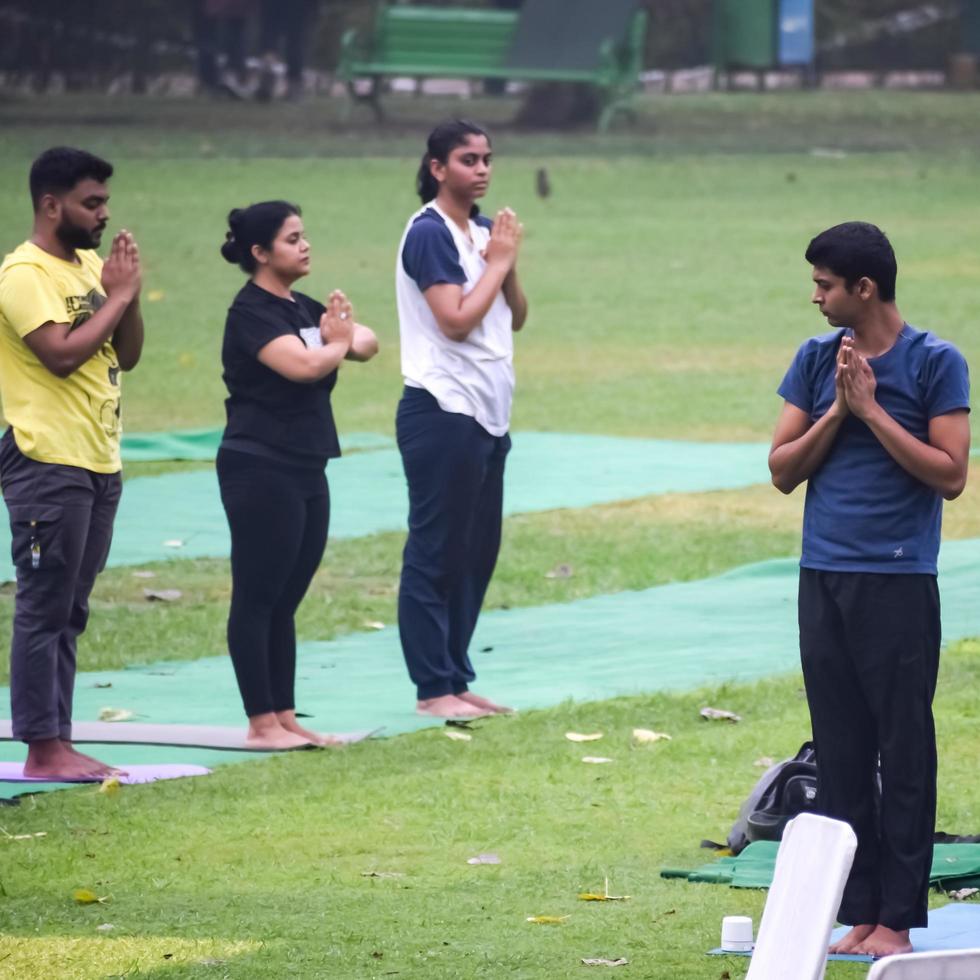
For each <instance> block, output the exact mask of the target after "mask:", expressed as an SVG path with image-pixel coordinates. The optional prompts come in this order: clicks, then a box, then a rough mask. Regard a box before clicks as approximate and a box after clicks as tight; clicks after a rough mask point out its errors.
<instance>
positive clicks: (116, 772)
mask: <svg viewBox="0 0 980 980" xmlns="http://www.w3.org/2000/svg"><path fill="white" fill-rule="evenodd" d="M61 744H62V745H63V746H64V747H65V748H66V749H68V751H69V752H71V754H72V755H76V756H78V758H79V759H84V760H85V761H86V762H91V763H92V765H94V766H105V763H103V762H99V760H98V759H96V758H93V757H92V756H90V755H86V754H85V753H84V752H79V751H78V749H76V748H75V746H74V745H73V744H72V743H71V742H69V741H67V740H66V739H61ZM108 769H109V775H111V776H128V775H129V773H128V772H126V770H125V769H119V768H118V767H116V766H109V767H108Z"/></svg>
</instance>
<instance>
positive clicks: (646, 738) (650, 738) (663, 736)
mask: <svg viewBox="0 0 980 980" xmlns="http://www.w3.org/2000/svg"><path fill="white" fill-rule="evenodd" d="M633 741H634V742H636V744H637V745H649V744H651V743H652V742H660V741H668V742H669V741H671V737H670V736H669V735H668V734H667V733H666V732H655V731H653V730H652V729H649V728H634V729H633Z"/></svg>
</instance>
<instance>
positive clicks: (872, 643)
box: [799, 568, 940, 930]
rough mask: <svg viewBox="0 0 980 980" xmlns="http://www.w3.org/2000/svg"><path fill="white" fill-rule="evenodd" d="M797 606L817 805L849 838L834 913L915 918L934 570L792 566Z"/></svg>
mask: <svg viewBox="0 0 980 980" xmlns="http://www.w3.org/2000/svg"><path fill="white" fill-rule="evenodd" d="M799 612H800V653H801V659H802V663H803V679H804V681H805V683H806V696H807V701H808V703H809V706H810V720H811V723H812V726H813V742H814V745H815V747H816V750H817V810H818V812H820V813H823V814H825V815H826V816H828V817H834V818H836V819H838V820H846V821H847V822H848V823H849V824H850V825H851V826H852V827H853V828H854V832H855V834H857V840H858V847H857V853H856V854H855V856H854V864H853V865H852V866H851V874H850V876H849V878H848V880H847V885H846V887H845V888H844V896H843V899H842V901H841V906H840V911H839V912H838V916H837V918H838V919H839V920H840V921H841V922H843V923H845V924H847V925H858V924H874V923H881V924H882V925H885V926H888V927H889V928H890V929H896V930H901V929H912V928H915V927H918V926H924V925H926V921H927V912H928V904H929V903H928V890H929V871H930V868H931V866H932V838H933V832H934V830H935V822H936V730H935V726H934V723H933V717H932V698H933V694H934V693H935V691H936V677H937V674H938V672H939V644H940V610H939V589H938V586H937V584H936V576H935V575H883V574H877V573H866V572H822V571H816V570H814V569H812V568H801V569H800V601H799ZM879 758H880V760H881V805H880V808H879V807H877V806H876V803H875V801H876V796H877V793H876V791H875V778H876V777H875V771H876V766H877V763H878V760H879Z"/></svg>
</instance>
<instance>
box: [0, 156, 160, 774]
mask: <svg viewBox="0 0 980 980" xmlns="http://www.w3.org/2000/svg"><path fill="white" fill-rule="evenodd" d="M111 176H112V166H111V164H109V163H107V162H106V161H105V160H101V159H100V158H99V157H96V156H93V155H92V154H91V153H86V152H85V151H84V150H77V149H72V148H70V147H55V148H54V149H51V150H47V151H46V152H44V153H42V154H41V156H39V157H38V158H37V160H35V161H34V164H33V165H32V167H31V174H30V188H31V199H32V202H33V205H34V231H33V234H32V235H31V237H30V239H29V240H28V241H26V242H24V243H23V244H22V245H20V246H19V247H18V248H16V249H15V250H14V251H13V252H11V253H10V254H9V255H8V256H7V257H6V258H5V259H4V261H3V264H2V265H0V399H2V403H3V414H4V417H5V418H6V420H7V422H8V423H9V426H10V427H9V428H8V429H7V431H6V432H5V433H4V435H3V437H2V438H0V488H2V490H3V498H4V502H5V503H6V505H7V511H8V514H9V517H10V530H11V537H12V551H13V562H14V565H15V567H16V569H17V592H16V596H15V599H14V624H13V636H12V640H11V649H10V700H11V718H12V723H13V734H14V737H15V738H19V739H20V740H22V741H23V742H26V743H27V761H26V762H25V764H24V775H25V776H33V777H41V778H46V779H62V780H64V779H71V780H87V779H89V780H95V779H101V778H104V777H105V776H106V775H107V774H108V773H109V772H111V770H110V769H109V767H108V766H106V765H104V764H103V763H101V762H99V761H98V760H96V759H92V758H91V757H89V756H87V755H83V754H82V753H80V752H78V751H76V750H75V748H74V746H73V745H72V741H71V705H72V694H73V690H74V683H75V645H76V640H77V638H78V636H79V635H80V634H81V633H82V632H83V631H84V629H85V625H86V622H87V620H88V597H89V594H90V593H91V591H92V586H93V585H94V584H95V578H96V576H97V575H98V573H99V572H100V571H101V570H102V569H103V568H104V567H105V562H106V558H107V557H108V554H109V545H110V543H111V540H112V523H113V520H114V518H115V514H116V508H117V507H118V505H119V495H120V492H121V489H122V476H121V473H120V469H121V467H120V461H119V434H120V428H121V426H120V420H119V373H120V371H129V370H131V369H132V368H134V367H135V366H136V363H137V362H138V361H139V358H140V354H141V352H142V349H143V320H142V316H141V315H140V309H139V291H140V260H139V251H138V249H137V247H136V242H135V241H134V240H133V237H132V235H130V234H129V233H128V232H126V231H121V232H119V233H118V234H117V235H116V236H115V238H114V239H113V241H112V247H111V249H110V253H109V257H108V258H107V259H106V260H105V262H104V263H103V261H102V260H101V259H100V258H99V256H98V255H97V254H96V253H95V251H94V250H95V249H96V248H97V247H98V245H99V243H100V242H101V240H102V232H103V230H104V229H105V226H106V224H107V222H108V220H109V210H108V207H107V205H108V201H109V191H108V187H107V181H108V180H109V178H110V177H111Z"/></svg>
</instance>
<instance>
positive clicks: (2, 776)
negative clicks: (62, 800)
mask: <svg viewBox="0 0 980 980" xmlns="http://www.w3.org/2000/svg"><path fill="white" fill-rule="evenodd" d="M210 772H211V770H210V769H205V767H204V766H183V765H180V764H178V763H164V764H162V765H156V766H148V765H142V766H127V767H126V775H125V776H122V775H119V776H117V777H116V778H117V779H118V780H119V782H121V783H123V784H125V785H126V786H132V785H133V784H135V783H154V782H156V781H157V780H158V779H180V778H182V777H183V776H207V775H208V774H209V773H210ZM0 782H3V783H64V782H67V780H64V779H50V778H49V777H47V776H42V777H40V778H37V777H34V776H25V775H24V764H23V763H22V762H0ZM71 782H74V783H101V782H102V779H101V778H96V779H73V780H71Z"/></svg>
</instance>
